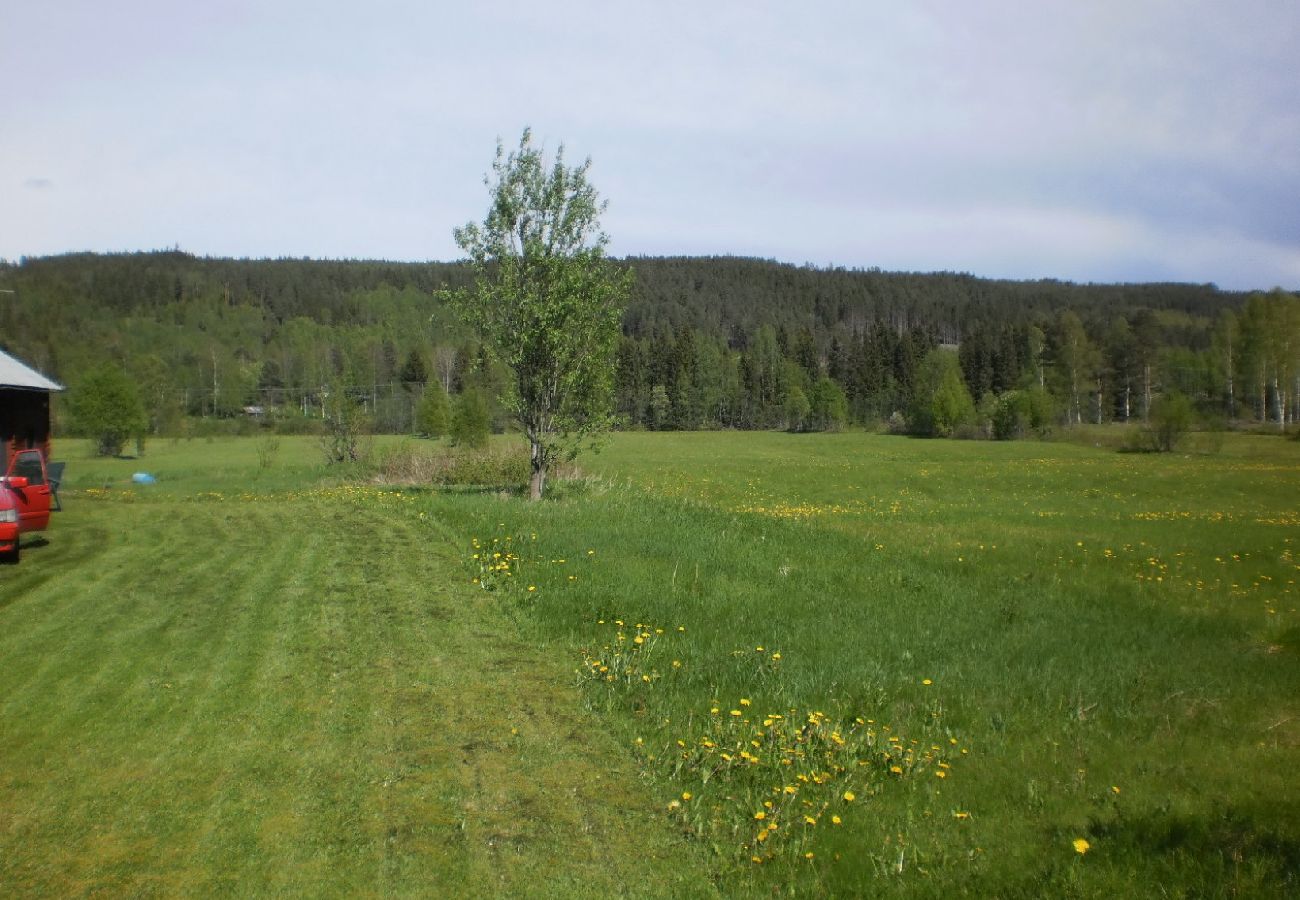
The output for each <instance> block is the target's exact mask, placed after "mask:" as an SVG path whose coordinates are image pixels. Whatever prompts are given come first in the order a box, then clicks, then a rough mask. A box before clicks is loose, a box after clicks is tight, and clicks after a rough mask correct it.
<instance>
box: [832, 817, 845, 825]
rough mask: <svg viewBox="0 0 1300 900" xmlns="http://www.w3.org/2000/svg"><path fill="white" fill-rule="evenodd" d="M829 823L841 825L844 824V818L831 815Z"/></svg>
mask: <svg viewBox="0 0 1300 900" xmlns="http://www.w3.org/2000/svg"><path fill="white" fill-rule="evenodd" d="M831 824H832V825H843V824H844V820H843V819H841V818H840V817H839V816H831Z"/></svg>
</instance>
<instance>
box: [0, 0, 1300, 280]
mask: <svg viewBox="0 0 1300 900" xmlns="http://www.w3.org/2000/svg"><path fill="white" fill-rule="evenodd" d="M1298 45H1300V4H1298V3H1296V2H1295V0H1235V2H1232V3H1227V2H1223V0H1212V2H1206V0H1168V2H1167V0H1122V2H1112V0H1088V2H1078V0H1036V2H1035V0H1025V2H1010V0H990V2H980V3H970V2H962V0H952V2H949V0H942V2H940V0H929V2H927V0H920V2H904V3H900V2H897V0H892V2H877V0H861V2H848V0H846V2H820V0H803V2H800V3H798V4H794V3H789V2H785V3H765V2H749V3H733V2H730V0H713V2H709V3H699V2H691V3H685V2H676V0H665V2H654V3H647V2H644V0H642V2H637V3H631V2H622V0H604V2H580V0H573V2H570V0H552V2H549V3H505V2H480V3H467V2H464V0H458V2H455V3H444V2H440V0H432V2H430V0H426V2H393V0H368V2H366V3H358V2H338V0H312V2H300V0H286V2H277V0H256V2H236V0H207V2H204V3H178V2H176V0H165V2H154V0H120V2H115V3H105V2H103V0H93V2H83V0H43V2H39V3H37V2H26V3H22V2H19V0H5V2H4V4H3V8H0V259H8V260H11V261H16V260H18V259H19V258H20V257H22V256H43V255H49V254H57V253H65V252H74V251H82V250H94V251H133V250H152V249H162V248H171V247H179V248H180V249H182V250H185V251H188V252H190V253H194V254H197V255H204V256H237V257H284V256H294V257H303V256H306V257H313V258H382V259H392V260H452V259H456V258H458V257H460V255H461V254H460V251H459V250H458V248H457V247H456V244H455V242H454V240H453V239H452V229H453V228H454V227H455V226H458V225H463V224H465V223H467V222H469V221H472V220H481V219H482V218H483V217H484V215H485V213H486V211H487V203H488V196H487V188H486V186H485V185H484V182H483V179H484V175H485V173H487V171H488V170H489V168H490V166H491V162H492V158H493V155H494V153H495V150H496V146H497V142H498V140H501V141H504V142H505V143H506V144H507V146H509V145H512V144H516V143H517V142H518V139H519V136H520V134H521V132H522V130H523V129H524V127H525V126H529V127H531V128H532V129H533V133H534V137H535V139H536V140H539V141H540V142H542V144H543V145H544V146H545V148H546V149H547V151H548V153H554V152H555V151H556V150H558V149H559V148H560V146H561V145H563V147H564V151H565V158H566V159H567V160H569V161H572V162H575V163H576V162H579V161H581V160H582V159H583V158H586V157H590V158H591V160H592V166H591V170H590V173H589V177H590V180H591V182H592V184H593V185H594V186H595V187H596V189H597V190H598V191H599V192H600V195H601V196H602V198H604V199H605V200H607V201H608V204H609V205H608V209H607V211H606V213H605V215H604V217H603V218H602V224H603V226H604V230H605V231H606V232H607V233H608V234H609V237H610V245H609V250H610V252H611V253H613V254H615V255H618V256H627V255H738V256H756V257H763V258H770V259H776V260H780V261H783V262H790V263H795V264H805V263H811V264H813V265H818V266H830V265H836V266H844V267H848V268H871V267H877V268H880V269H884V270H887V271H900V270H901V271H960V272H970V273H973V274H975V275H981V276H988V277H1001V278H1058V279H1062V280H1070V281H1078V282H1088V281H1183V282H1195V283H1208V282H1213V283H1215V284H1218V285H1219V286H1220V287H1223V288H1229V289H1235V290H1248V289H1256V288H1258V289H1268V288H1271V287H1273V286H1283V287H1286V288H1289V289H1295V288H1297V287H1300V65H1298V64H1297V62H1296V56H1295V48H1296V47H1297V46H1298Z"/></svg>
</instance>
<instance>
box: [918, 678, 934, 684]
mask: <svg viewBox="0 0 1300 900" xmlns="http://www.w3.org/2000/svg"><path fill="white" fill-rule="evenodd" d="M921 684H927V685H928V684H934V682H933V681H931V680H930V679H928V678H926V679H923V680H922V681H921Z"/></svg>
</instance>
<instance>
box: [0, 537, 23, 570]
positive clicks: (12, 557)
mask: <svg viewBox="0 0 1300 900" xmlns="http://www.w3.org/2000/svg"><path fill="white" fill-rule="evenodd" d="M18 546H19V545H18V540H17V539H16V538H15V539H14V548H13V549H12V550H10V551H9V552H8V553H6V554H4V556H3V557H0V559H3V560H4V561H5V562H7V563H9V564H10V565H17V564H18Z"/></svg>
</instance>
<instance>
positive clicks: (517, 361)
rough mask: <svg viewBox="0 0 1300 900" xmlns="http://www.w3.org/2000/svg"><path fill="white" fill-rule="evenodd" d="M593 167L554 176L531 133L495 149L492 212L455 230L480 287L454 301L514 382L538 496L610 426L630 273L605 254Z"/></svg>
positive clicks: (558, 169) (559, 163) (514, 405)
mask: <svg viewBox="0 0 1300 900" xmlns="http://www.w3.org/2000/svg"><path fill="white" fill-rule="evenodd" d="M590 166H591V160H590V159H588V160H586V161H585V162H583V163H582V164H581V165H579V166H575V167H573V168H569V167H567V166H566V165H565V164H564V148H563V146H561V147H560V149H559V151H557V153H556V158H555V162H554V164H553V165H552V166H551V168H550V170H549V171H548V170H547V169H546V167H545V164H544V161H543V156H542V151H541V149H540V148H538V147H535V146H534V145H533V142H532V132H531V130H529V129H524V133H523V136H522V137H521V138H520V139H519V147H518V149H517V150H514V151H512V152H510V153H509V154H507V153H506V152H505V148H504V145H502V144H501V143H498V144H497V154H496V159H495V160H494V161H493V163H492V171H493V173H494V175H495V181H492V180H491V179H485V183H486V184H487V185H488V191H489V194H490V196H491V205H490V206H489V209H488V214H487V217H486V218H485V219H484V221H483V223H482V224H478V223H470V224H468V225H465V226H464V227H462V228H457V229H455V232H454V234H455V238H456V243H457V244H458V245H459V246H460V248H461V249H462V250H464V251H465V252H466V253H467V254H468V255H469V261H470V265H471V266H472V268H473V270H474V276H475V277H474V285H473V287H471V288H468V289H465V290H461V291H458V292H455V293H454V294H453V295H452V296H453V300H454V302H455V303H456V305H457V306H458V308H459V309H460V311H461V314H462V316H463V317H464V318H465V319H466V320H467V322H468V323H469V324H471V325H472V326H474V327H475V328H476V329H477V330H478V331H479V333H480V334H481V335H482V336H483V339H484V341H485V342H486V343H487V344H488V346H489V347H491V349H492V352H493V353H494V354H495V355H496V357H497V358H498V359H499V360H500V361H501V362H502V363H504V364H505V366H506V368H507V369H508V370H509V371H510V374H511V382H512V383H511V384H510V388H511V390H510V392H509V395H508V396H507V397H506V398H504V401H505V403H506V404H507V406H508V408H509V409H510V411H511V413H512V414H513V416H514V418H515V419H516V421H518V423H519V426H520V428H521V429H522V430H523V432H524V436H525V437H526V438H527V439H528V443H529V446H530V448H531V458H532V478H531V483H530V492H529V493H530V496H531V497H532V499H534V500H537V499H540V498H541V496H542V493H543V491H544V490H545V486H546V473H547V470H548V469H549V468H550V465H551V463H552V462H553V461H554V460H556V459H557V458H563V459H572V458H573V457H574V456H575V455H576V454H577V453H578V451H579V450H580V449H581V448H582V447H583V446H585V445H586V444H587V443H588V442H589V441H590V439H592V438H594V437H596V436H597V435H599V434H600V433H601V432H603V431H605V430H607V429H608V428H609V427H610V425H612V424H613V415H612V411H611V408H612V401H613V393H614V378H613V375H614V354H615V351H616V350H617V347H618V341H619V335H620V323H621V318H622V312H623V307H624V305H625V303H626V302H627V297H628V294H629V293H630V291H631V285H632V273H631V271H630V270H623V271H617V270H616V269H615V268H614V267H613V266H612V265H611V264H610V263H609V261H608V260H607V259H606V258H605V247H606V245H607V243H608V241H609V238H608V236H607V235H605V233H604V232H602V231H601V230H600V224H599V217H600V213H601V212H603V211H604V209H605V205H604V204H603V203H601V202H600V201H599V200H598V195H597V193H596V190H595V188H593V187H592V186H591V185H590V184H589V183H588V181H587V170H588V169H589V168H590Z"/></svg>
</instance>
